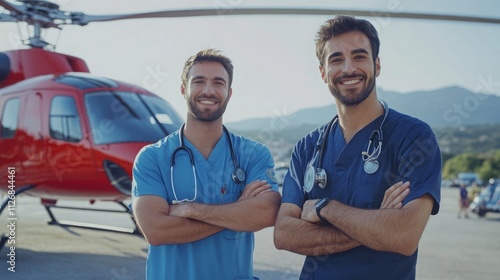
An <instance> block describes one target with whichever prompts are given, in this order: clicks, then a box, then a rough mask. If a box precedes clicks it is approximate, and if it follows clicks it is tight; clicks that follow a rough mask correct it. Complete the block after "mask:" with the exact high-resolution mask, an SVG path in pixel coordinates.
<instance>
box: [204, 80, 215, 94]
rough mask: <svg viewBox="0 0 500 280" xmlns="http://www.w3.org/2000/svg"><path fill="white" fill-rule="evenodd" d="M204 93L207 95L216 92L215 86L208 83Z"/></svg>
mask: <svg viewBox="0 0 500 280" xmlns="http://www.w3.org/2000/svg"><path fill="white" fill-rule="evenodd" d="M203 93H204V94H207V95H211V94H215V87H214V86H213V85H212V83H206V85H205V87H203Z"/></svg>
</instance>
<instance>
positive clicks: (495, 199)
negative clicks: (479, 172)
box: [470, 179, 500, 217]
mask: <svg viewBox="0 0 500 280" xmlns="http://www.w3.org/2000/svg"><path fill="white" fill-rule="evenodd" d="M470 209H471V211H472V212H473V213H475V214H477V215H478V216H479V217H484V216H485V215H486V213H488V212H497V213H500V180H498V179H491V180H490V182H489V184H488V186H486V187H485V188H484V189H483V190H482V191H481V193H479V195H478V196H476V197H475V198H474V201H473V202H472V203H471V205H470Z"/></svg>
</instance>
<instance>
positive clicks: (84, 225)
mask: <svg viewBox="0 0 500 280" xmlns="http://www.w3.org/2000/svg"><path fill="white" fill-rule="evenodd" d="M117 203H118V204H119V205H121V206H122V207H124V208H125V210H112V209H93V208H83V207H70V206H56V205H53V204H44V205H43V206H44V207H45V210H47V213H48V214H49V217H50V221H48V222H47V223H48V224H49V225H59V226H69V227H79V228H88V229H96V230H104V231H112V232H121V233H129V234H140V232H139V228H138V227H137V224H136V222H135V220H134V217H133V216H132V214H131V213H130V211H129V210H128V207H127V206H126V205H125V204H124V203H123V202H117ZM51 208H59V209H68V210H86V211H98V212H108V213H127V214H129V215H130V218H131V219H132V222H133V223H134V226H135V228H123V227H115V226H107V225H100V224H93V223H84V222H76V221H67V220H57V219H56V217H55V216H54V212H52V210H51Z"/></svg>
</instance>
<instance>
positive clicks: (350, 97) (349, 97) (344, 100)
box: [328, 75, 375, 106]
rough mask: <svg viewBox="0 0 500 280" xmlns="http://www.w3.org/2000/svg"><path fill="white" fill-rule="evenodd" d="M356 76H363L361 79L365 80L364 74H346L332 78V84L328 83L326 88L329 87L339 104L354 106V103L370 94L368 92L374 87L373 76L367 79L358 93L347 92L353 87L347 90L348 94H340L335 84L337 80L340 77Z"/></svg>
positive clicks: (358, 102) (361, 100) (356, 103)
mask: <svg viewBox="0 0 500 280" xmlns="http://www.w3.org/2000/svg"><path fill="white" fill-rule="evenodd" d="M356 77H359V78H363V80H364V81H366V76H365V75H352V76H346V75H344V76H342V77H339V78H336V79H334V80H333V84H328V88H329V89H330V92H331V93H332V95H333V96H334V97H335V98H337V100H338V101H339V102H340V103H341V104H343V105H345V106H356V105H358V104H360V103H361V102H363V101H364V100H365V99H366V98H368V96H370V93H371V92H372V91H373V89H374V88H375V78H374V77H371V78H370V79H369V80H368V84H367V85H366V87H365V88H364V89H362V90H361V92H360V93H358V94H349V91H353V90H355V89H352V90H347V91H348V94H346V95H342V93H341V92H340V90H339V88H338V87H337V86H335V85H336V84H338V81H339V80H341V79H345V78H356Z"/></svg>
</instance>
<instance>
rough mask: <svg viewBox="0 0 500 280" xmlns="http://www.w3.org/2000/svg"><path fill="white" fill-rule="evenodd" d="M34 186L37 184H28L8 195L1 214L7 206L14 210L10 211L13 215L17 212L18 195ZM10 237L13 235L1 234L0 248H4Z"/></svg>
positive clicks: (0, 208) (0, 213)
mask: <svg viewBox="0 0 500 280" xmlns="http://www.w3.org/2000/svg"><path fill="white" fill-rule="evenodd" d="M34 187H35V186H33V185H28V186H26V187H23V188H21V189H20V190H19V191H17V192H15V193H14V194H13V195H12V194H9V195H8V196H7V198H6V199H5V200H4V202H2V205H0V215H2V212H3V210H5V208H7V209H8V211H10V210H14V211H13V212H10V215H13V214H14V213H15V209H16V197H17V196H18V195H20V194H22V193H23V192H25V191H27V190H30V189H32V188H34ZM7 205H9V207H7ZM8 215H9V214H8ZM11 218H13V219H17V218H15V217H11ZM9 237H11V236H7V235H6V234H1V235H0V250H2V248H3V246H4V245H5V243H6V242H7V240H9Z"/></svg>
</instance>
